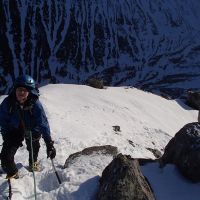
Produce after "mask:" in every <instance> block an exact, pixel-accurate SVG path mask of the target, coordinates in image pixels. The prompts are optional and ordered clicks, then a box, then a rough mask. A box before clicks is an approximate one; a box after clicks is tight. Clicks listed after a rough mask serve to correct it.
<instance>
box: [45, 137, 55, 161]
mask: <svg viewBox="0 0 200 200" xmlns="http://www.w3.org/2000/svg"><path fill="white" fill-rule="evenodd" d="M53 143H54V141H52V140H51V141H49V142H48V143H46V146H47V158H50V159H54V158H55V157H56V149H55V148H54V146H53Z"/></svg>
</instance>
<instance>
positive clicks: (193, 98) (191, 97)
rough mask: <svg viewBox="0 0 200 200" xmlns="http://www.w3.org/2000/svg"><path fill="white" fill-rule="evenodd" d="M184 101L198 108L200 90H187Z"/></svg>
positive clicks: (199, 105) (199, 106) (199, 104)
mask: <svg viewBox="0 0 200 200" xmlns="http://www.w3.org/2000/svg"><path fill="white" fill-rule="evenodd" d="M186 103H187V104H188V105H189V106H191V107H192V108H194V109H197V110H200V92H193V91H190V92H188V96H187V102H186Z"/></svg>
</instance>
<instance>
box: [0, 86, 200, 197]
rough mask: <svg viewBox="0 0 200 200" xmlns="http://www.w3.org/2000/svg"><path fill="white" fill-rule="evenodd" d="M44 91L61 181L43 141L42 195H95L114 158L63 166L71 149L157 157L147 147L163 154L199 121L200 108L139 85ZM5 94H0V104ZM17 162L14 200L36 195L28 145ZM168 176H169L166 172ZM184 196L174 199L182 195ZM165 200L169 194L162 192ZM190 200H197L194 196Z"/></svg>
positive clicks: (1, 191)
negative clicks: (184, 128)
mask: <svg viewBox="0 0 200 200" xmlns="http://www.w3.org/2000/svg"><path fill="white" fill-rule="evenodd" d="M40 93H41V96H40V99H41V101H42V103H43V106H44V108H45V110H46V113H47V116H48V120H49V123H50V127H51V131H52V137H53V139H54V140H55V148H56V150H57V156H56V158H55V160H54V162H55V166H56V169H57V170H58V173H59V175H60V177H61V179H62V184H61V185H59V184H58V182H57V179H56V176H55V174H54V172H53V170H52V166H51V162H50V160H48V159H47V158H46V148H45V145H44V142H43V141H41V150H40V154H39V162H40V164H41V166H42V168H43V170H42V171H41V172H36V185H37V199H45V200H46V199H51V200H54V199H58V200H64V199H65V200H66V199H74V200H86V199H90V200H94V199H95V193H96V191H97V188H98V180H99V178H100V176H101V173H102V171H103V169H104V168H105V167H106V166H107V165H108V164H109V162H110V161H111V160H112V157H111V156H110V157H109V156H103V155H99V156H83V157H81V158H79V159H77V160H76V161H75V162H74V163H73V164H72V165H70V166H69V167H68V168H66V169H62V166H63V165H64V163H65V160H66V159H67V157H68V156H69V155H70V154H72V153H75V152H77V151H81V150H83V149H84V148H86V147H91V146H95V145H108V144H109V145H113V146H117V147H118V150H119V152H121V153H123V154H129V155H131V156H132V157H134V158H137V157H140V158H154V155H153V154H152V153H151V152H150V151H149V150H147V148H153V149H158V150H160V151H161V152H162V150H163V148H164V147H165V145H166V144H167V143H168V141H169V140H170V139H171V137H173V135H174V134H175V133H176V132H177V131H178V130H179V129H180V128H182V126H184V125H185V124H187V123H189V122H194V121H197V111H195V110H191V109H190V108H189V107H187V106H185V105H183V104H181V102H179V101H175V100H166V99H164V98H162V97H159V96H156V95H153V94H151V93H147V92H143V91H140V90H138V89H135V88H125V87H108V88H106V89H103V90H99V89H95V88H91V87H88V86H83V85H67V84H54V85H47V86H45V87H42V88H40ZM4 97H5V96H2V97H0V102H1V101H2V100H3V98H4ZM115 125H118V126H120V129H121V131H119V132H116V131H114V130H113V126H115ZM0 140H1V139H0ZM1 143H2V141H1ZM15 161H16V163H17V166H18V167H19V171H20V174H21V176H22V178H21V179H18V180H12V186H13V192H14V194H13V199H15V200H21V199H34V187H33V178H32V173H30V172H28V171H27V170H26V169H25V166H27V165H28V153H27V150H26V145H25V144H24V146H23V147H22V148H20V149H19V150H18V152H17V154H16V156H15ZM164 170H165V169H164ZM166 170H167V169H166ZM171 173H172V171H171ZM164 176H168V175H167V173H164ZM172 180H173V179H172ZM157 181H160V178H158V179H157ZM175 183H176V182H175ZM171 184H173V181H172V182H171ZM185 184H186V185H187V184H188V183H185ZM179 194H180V196H179V197H177V196H176V198H175V199H174V200H179V199H183V197H182V194H181V193H179ZM183 194H184V193H183ZM192 194H193V193H191V196H192ZM194 194H197V193H194ZM6 195H8V185H7V181H6V180H5V174H2V175H1V176H0V199H3V198H4V197H5V196H6ZM199 195H200V192H199V194H198V196H199ZM161 199H162V200H166V199H167V198H166V199H165V198H163V196H162V198H161ZM168 199H169V198H168ZM185 199H186V198H185ZM191 199H192V200H196V198H195V197H194V198H192V197H191ZM171 200H172V199H171ZM187 200H189V199H187Z"/></svg>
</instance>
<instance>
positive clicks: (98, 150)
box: [63, 145, 118, 168]
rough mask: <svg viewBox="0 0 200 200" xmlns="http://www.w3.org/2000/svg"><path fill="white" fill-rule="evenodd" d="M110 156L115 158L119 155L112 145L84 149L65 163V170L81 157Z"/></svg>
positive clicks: (72, 155)
mask: <svg viewBox="0 0 200 200" xmlns="http://www.w3.org/2000/svg"><path fill="white" fill-rule="evenodd" d="M94 154H97V155H100V154H101V155H110V156H112V157H115V156H116V155H117V154H118V150H117V147H115V146H111V145H103V146H92V147H88V148H85V149H83V150H82V151H79V152H76V153H74V154H71V155H70V156H69V157H68V158H67V159H66V161H65V164H64V166H63V168H67V167H69V166H70V165H71V164H72V163H73V162H74V160H75V159H77V158H79V157H81V156H84V155H85V156H90V155H94Z"/></svg>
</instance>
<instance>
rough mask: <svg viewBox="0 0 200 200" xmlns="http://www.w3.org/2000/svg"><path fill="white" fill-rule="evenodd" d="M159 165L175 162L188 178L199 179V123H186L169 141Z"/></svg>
mask: <svg viewBox="0 0 200 200" xmlns="http://www.w3.org/2000/svg"><path fill="white" fill-rule="evenodd" d="M160 161H161V166H164V165H166V164H167V163H171V164H175V165H176V166H177V167H178V169H179V170H180V172H181V173H182V174H183V175H184V176H185V177H186V178H188V179H190V180H192V181H194V182H197V181H200V124H199V123H198V122H194V123H189V124H186V125H185V126H184V127H183V128H182V129H180V130H179V131H178V132H177V133H176V135H175V136H174V137H173V138H172V139H171V140H170V141H169V143H168V144H167V146H166V147H165V151H164V154H163V156H162V158H161V160H160Z"/></svg>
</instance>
